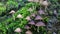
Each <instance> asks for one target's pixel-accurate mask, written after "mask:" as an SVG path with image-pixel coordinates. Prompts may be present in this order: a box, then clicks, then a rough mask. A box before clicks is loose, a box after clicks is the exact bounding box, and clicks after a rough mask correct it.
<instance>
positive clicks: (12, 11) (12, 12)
mask: <svg viewBox="0 0 60 34" xmlns="http://www.w3.org/2000/svg"><path fill="white" fill-rule="evenodd" d="M14 13H15V11H14V10H11V12H9V14H12V17H13V20H15V16H14Z"/></svg>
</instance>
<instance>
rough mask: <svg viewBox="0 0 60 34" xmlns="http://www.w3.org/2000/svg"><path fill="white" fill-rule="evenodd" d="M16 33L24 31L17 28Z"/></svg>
mask: <svg viewBox="0 0 60 34" xmlns="http://www.w3.org/2000/svg"><path fill="white" fill-rule="evenodd" d="M14 32H17V33H19V34H20V33H21V32H22V30H21V28H16V29H15V30H14Z"/></svg>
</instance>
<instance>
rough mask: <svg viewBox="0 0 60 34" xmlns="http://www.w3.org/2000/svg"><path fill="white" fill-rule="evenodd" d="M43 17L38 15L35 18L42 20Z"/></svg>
mask: <svg viewBox="0 0 60 34" xmlns="http://www.w3.org/2000/svg"><path fill="white" fill-rule="evenodd" d="M42 19H43V18H42V17H41V16H39V15H37V16H36V18H35V20H42Z"/></svg>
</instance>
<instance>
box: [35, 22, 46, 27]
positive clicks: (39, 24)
mask: <svg viewBox="0 0 60 34" xmlns="http://www.w3.org/2000/svg"><path fill="white" fill-rule="evenodd" d="M35 26H45V24H44V23H43V22H38V23H36V24H35Z"/></svg>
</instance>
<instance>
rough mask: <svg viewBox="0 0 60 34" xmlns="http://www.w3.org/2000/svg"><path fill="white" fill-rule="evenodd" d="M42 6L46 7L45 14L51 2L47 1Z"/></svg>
mask: <svg viewBox="0 0 60 34" xmlns="http://www.w3.org/2000/svg"><path fill="white" fill-rule="evenodd" d="M42 5H43V6H44V7H45V12H46V9H47V6H48V5H49V2H48V1H47V0H45V1H43V2H42Z"/></svg>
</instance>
